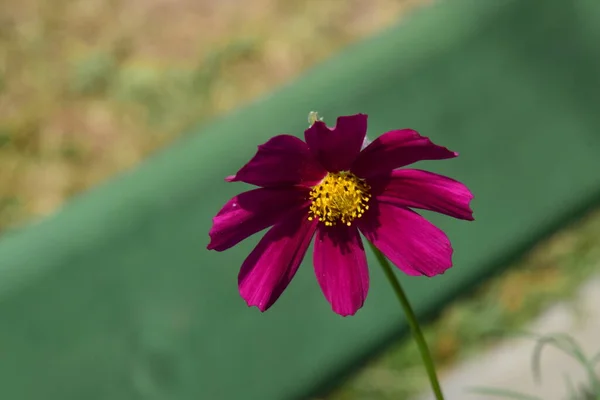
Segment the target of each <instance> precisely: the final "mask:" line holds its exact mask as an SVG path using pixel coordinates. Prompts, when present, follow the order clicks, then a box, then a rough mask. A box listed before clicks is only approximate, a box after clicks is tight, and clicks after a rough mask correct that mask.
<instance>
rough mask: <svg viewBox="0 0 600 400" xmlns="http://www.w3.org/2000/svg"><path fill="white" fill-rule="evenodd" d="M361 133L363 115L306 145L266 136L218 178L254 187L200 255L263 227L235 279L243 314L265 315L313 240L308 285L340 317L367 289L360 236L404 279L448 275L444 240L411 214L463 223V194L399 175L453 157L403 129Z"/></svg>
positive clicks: (316, 133) (217, 225)
mask: <svg viewBox="0 0 600 400" xmlns="http://www.w3.org/2000/svg"><path fill="white" fill-rule="evenodd" d="M366 132H367V115H365V114H357V115H351V116H344V117H339V118H338V119H337V123H336V126H335V127H334V128H329V127H327V125H325V123H324V122H322V121H320V120H317V121H315V122H314V123H313V124H312V125H311V126H310V128H308V129H307V130H306V131H305V132H304V137H305V140H306V142H304V141H302V140H300V139H298V138H296V137H294V136H291V135H279V136H275V137H273V138H272V139H270V140H269V141H267V142H266V143H265V144H263V145H261V146H259V147H258V152H257V153H256V155H255V156H254V157H253V158H252V159H251V160H250V161H249V162H248V163H247V164H246V165H244V166H243V167H242V168H241V169H240V170H239V171H238V172H237V174H235V175H233V176H230V177H227V178H226V180H227V181H229V182H245V183H248V184H251V185H255V186H259V188H257V189H254V190H250V191H247V192H244V193H241V194H239V195H237V196H235V197H234V198H232V199H231V200H229V201H228V202H227V203H226V204H225V206H223V208H222V209H221V210H220V211H219V213H218V214H217V215H216V216H215V217H214V219H213V226H212V229H211V230H210V232H209V235H210V238H211V240H210V243H209V245H208V249H209V250H217V251H223V250H227V249H229V248H230V247H232V246H234V245H236V244H237V243H239V242H241V241H242V240H244V239H246V238H247V237H249V236H251V235H253V234H255V233H257V232H259V231H262V230H263V229H265V228H269V227H270V229H269V230H268V231H267V232H266V234H265V235H264V237H263V238H262V239H261V240H260V242H259V243H258V245H257V246H256V247H255V248H254V250H253V251H252V252H251V253H250V255H249V256H248V257H247V258H246V260H245V261H244V262H243V264H242V267H241V270H240V273H239V276H238V285H239V291H240V294H241V296H242V297H243V298H244V299H245V301H246V303H247V304H248V305H249V306H256V307H258V308H259V309H260V310H261V311H265V310H267V309H268V308H269V307H271V306H272V305H273V303H275V301H276V300H277V299H278V298H279V296H280V295H281V294H282V293H283V291H284V290H285V288H286V287H287V286H288V284H289V283H290V281H291V280H292V278H293V277H294V275H295V274H296V271H297V269H298V267H299V266H300V263H301V261H302V259H303V258H304V255H305V253H306V251H307V248H308V247H309V245H310V243H311V241H312V239H313V237H315V244H314V252H313V264H314V271H315V274H316V277H317V281H318V283H319V285H320V287H321V289H322V291H323V294H324V295H325V297H326V299H327V300H328V301H329V303H330V304H331V307H332V309H333V311H335V312H336V313H338V314H340V315H343V316H346V315H353V314H355V313H356V311H357V310H358V309H360V308H361V307H362V306H363V304H364V301H365V299H366V297H367V292H368V290H369V270H368V267H367V258H366V255H365V251H364V248H363V243H362V239H361V235H360V233H362V235H363V236H364V237H365V238H366V239H367V240H369V241H371V243H372V244H373V245H374V246H375V247H377V248H378V249H379V250H380V251H381V252H382V253H383V254H384V255H385V256H386V257H387V258H388V259H389V260H390V261H391V262H392V263H393V264H394V265H395V266H396V267H398V268H399V269H400V270H402V271H403V272H404V273H406V274H408V275H425V276H430V277H431V276H434V275H437V274H441V273H443V272H444V271H446V270H447V269H448V268H450V267H451V266H452V246H451V244H450V241H449V239H448V237H447V236H446V235H445V234H444V232H442V231H441V230H440V229H438V228H437V227H435V226H434V225H432V224H431V223H430V222H428V221H427V220H426V219H424V218H423V217H422V216H420V215H419V214H417V213H416V212H415V211H413V209H415V208H416V209H423V210H430V211H435V212H438V213H442V214H446V215H449V216H451V217H454V218H459V219H464V220H473V212H472V211H471V208H470V206H469V203H470V201H471V199H472V198H473V196H472V194H471V192H470V191H469V189H467V187H466V186H465V185H463V184H462V183H460V182H457V181H455V180H452V179H450V178H447V177H445V176H441V175H437V174H434V173H431V172H426V171H422V170H418V169H405V168H402V167H405V166H407V165H409V164H412V163H414V162H417V161H421V160H440V159H447V158H453V157H456V156H457V155H458V154H457V153H454V152H452V151H450V150H448V149H446V148H445V147H441V146H438V145H435V144H433V143H432V142H431V141H430V140H429V139H428V138H426V137H423V136H421V135H419V133H417V132H416V131H414V130H411V129H401V130H394V131H390V132H387V133H384V134H383V135H381V136H380V137H379V138H377V139H375V140H373V142H370V144H368V145H367V143H369V142H367V141H366ZM363 143H364V144H365V146H366V147H364V148H363ZM359 232H360V233H359Z"/></svg>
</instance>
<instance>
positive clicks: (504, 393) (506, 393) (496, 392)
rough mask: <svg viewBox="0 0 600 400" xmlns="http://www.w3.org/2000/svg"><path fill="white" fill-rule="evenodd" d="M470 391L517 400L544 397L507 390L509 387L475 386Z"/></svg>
mask: <svg viewBox="0 0 600 400" xmlns="http://www.w3.org/2000/svg"><path fill="white" fill-rule="evenodd" d="M468 391H469V392H471V393H477V394H482V395H486V396H495V397H504V398H509V399H516V400H543V399H542V398H540V397H537V396H530V395H527V394H523V393H518V392H514V391H512V390H507V389H494V388H480V387H475V388H472V389H469V390H468Z"/></svg>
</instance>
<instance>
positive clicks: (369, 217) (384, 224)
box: [358, 201, 452, 276]
mask: <svg viewBox="0 0 600 400" xmlns="http://www.w3.org/2000/svg"><path fill="white" fill-rule="evenodd" d="M372 206H373V207H372V208H371V209H369V212H368V213H367V214H365V215H364V216H363V217H362V218H360V219H359V220H358V222H359V223H358V227H359V229H360V230H361V232H362V233H363V235H365V237H366V238H367V239H368V240H369V241H371V243H373V244H374V245H375V247H377V248H378V249H379V250H380V251H381V252H382V253H383V254H384V255H385V256H386V257H387V258H388V259H389V260H390V261H391V262H392V263H393V264H395V265H396V266H397V267H398V268H400V269H401V270H402V271H404V272H405V273H406V274H408V275H426V276H434V275H437V274H442V273H444V271H446V270H447V269H448V268H450V267H451V266H452V246H451V245H450V240H448V237H447V236H446V234H445V233H444V232H442V231H441V230H440V229H438V228H437V227H435V226H434V225H433V224H431V223H430V222H429V221H427V220H426V219H425V218H423V217H421V216H420V215H419V214H417V213H416V212H414V211H411V210H409V209H407V208H402V207H397V206H394V205H391V204H386V203H379V202H376V201H375V202H373V204H372Z"/></svg>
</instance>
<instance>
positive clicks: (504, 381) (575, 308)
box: [420, 277, 600, 400]
mask: <svg viewBox="0 0 600 400" xmlns="http://www.w3.org/2000/svg"><path fill="white" fill-rule="evenodd" d="M526 330H527V331H528V332H532V333H536V334H540V335H547V334H552V333H566V334H568V335H570V336H571V337H573V339H575V341H576V342H577V343H578V344H579V345H580V346H581V348H582V349H583V351H584V353H585V354H586V355H587V356H588V357H590V358H591V357H593V356H594V355H595V354H597V353H598V352H599V351H600V277H596V278H594V279H592V280H590V281H589V282H588V283H587V284H585V285H584V286H583V287H582V288H581V290H580V293H579V295H578V298H577V300H576V301H575V302H574V303H572V304H557V305H555V306H553V307H552V308H550V309H549V310H547V311H546V312H545V313H544V314H543V315H541V316H540V317H539V318H538V319H537V320H536V321H534V322H533V323H532V324H531V325H530V326H529V327H527V329H526ZM534 347H535V341H534V340H533V339H523V338H518V339H512V338H511V339H507V340H505V341H503V342H502V343H500V344H498V345H497V346H495V347H493V348H491V349H489V350H488V351H487V352H484V353H483V354H481V355H478V356H477V357H476V358H473V359H470V360H468V361H466V362H464V363H463V364H461V365H458V366H457V367H456V368H455V369H454V370H453V371H450V373H448V374H446V375H445V376H443V377H442V382H441V383H442V387H443V389H444V395H445V397H446V399H447V400H485V399H494V398H496V399H500V398H508V397H499V396H490V395H483V394H473V393H469V392H468V391H467V390H468V389H469V388H473V387H475V386H478V387H486V388H501V389H509V390H511V391H516V392H520V393H523V394H528V395H531V396H535V397H532V399H534V398H539V399H543V400H554V399H556V400H562V399H568V389H567V388H568V386H567V382H566V380H565V375H568V376H569V378H570V379H571V381H572V382H573V383H574V385H575V386H576V387H578V386H579V384H580V383H581V384H583V383H584V382H586V374H585V371H584V369H583V367H582V366H581V365H580V364H579V363H577V362H576V361H575V360H574V359H573V358H572V357H571V356H569V355H567V354H565V353H563V352H561V351H560V350H557V349H556V348H554V347H551V346H548V347H546V348H545V349H544V350H543V352H542V356H541V372H542V380H541V383H540V384H539V385H538V384H536V382H535V381H534V378H533V373H532V369H531V365H532V361H531V359H532V353H533V351H534ZM596 370H597V373H600V368H596ZM429 399H432V400H433V396H432V395H429V394H427V395H424V396H422V397H421V398H420V400H429Z"/></svg>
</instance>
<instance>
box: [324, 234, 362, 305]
mask: <svg viewBox="0 0 600 400" xmlns="http://www.w3.org/2000/svg"><path fill="white" fill-rule="evenodd" d="M313 259H314V265H315V274H316V275H317V280H318V281H319V285H320V286H321V290H323V294H324V295H325V298H327V301H329V303H330V304H331V308H332V309H333V311H334V312H336V313H338V314H340V315H343V316H347V315H354V314H355V313H356V311H358V309H359V308H361V307H362V306H363V304H364V302H365V299H366V298H367V292H368V291H369V270H368V268H367V257H366V255H365V251H364V249H363V245H362V241H361V239H360V235H359V233H358V229H356V227H347V226H339V227H338V226H334V227H330V228H328V227H324V226H321V227H320V228H319V230H318V231H317V237H316V239H315V250H314V256H313Z"/></svg>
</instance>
